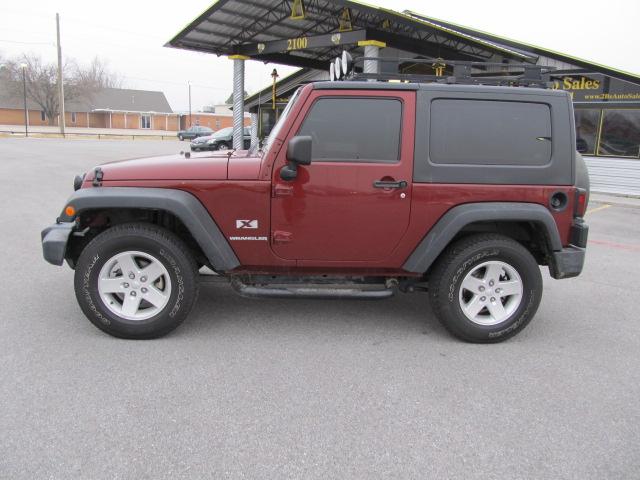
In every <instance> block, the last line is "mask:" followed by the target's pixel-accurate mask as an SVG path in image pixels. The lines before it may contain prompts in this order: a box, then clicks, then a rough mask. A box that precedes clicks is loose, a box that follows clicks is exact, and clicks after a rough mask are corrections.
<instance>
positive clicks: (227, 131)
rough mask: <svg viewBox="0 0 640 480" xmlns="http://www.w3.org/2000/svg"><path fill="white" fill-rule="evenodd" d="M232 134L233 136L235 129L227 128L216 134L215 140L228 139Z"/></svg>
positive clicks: (214, 135)
mask: <svg viewBox="0 0 640 480" xmlns="http://www.w3.org/2000/svg"><path fill="white" fill-rule="evenodd" d="M231 134H233V127H227V128H223V129H222V130H218V131H217V132H216V133H214V134H213V138H221V137H228V136H229V135H231Z"/></svg>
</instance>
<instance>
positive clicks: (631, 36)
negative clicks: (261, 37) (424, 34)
mask: <svg viewBox="0 0 640 480" xmlns="http://www.w3.org/2000/svg"><path fill="white" fill-rule="evenodd" d="M212 3H213V1H212V0H190V1H183V2H158V1H144V0H128V1H124V0H110V1H108V2H105V1H94V0H82V1H79V0H65V1H60V0H29V1H28V2H2V4H0V54H4V55H5V56H9V57H11V56H15V55H19V54H21V53H23V52H34V53H38V54H41V55H42V56H43V57H45V58H46V59H48V60H51V61H55V58H56V51H55V13H56V12H59V13H60V15H61V18H62V46H63V54H64V55H65V56H69V57H74V58H76V59H77V60H79V61H80V62H89V61H91V59H92V58H93V57H94V56H95V55H98V56H100V57H101V58H103V59H104V60H106V61H107V62H108V63H109V66H110V68H111V69H112V70H114V71H116V72H117V73H119V74H120V75H121V76H122V77H123V78H124V81H125V86H126V87H129V88H140V89H148V90H162V91H164V92H165V94H166V95H167V98H168V100H169V103H170V104H171V107H172V108H173V109H174V110H186V109H187V107H188V87H187V82H188V81H191V83H192V84H193V87H192V96H193V107H194V109H199V108H201V107H202V106H203V105H208V104H211V103H221V102H223V101H224V100H225V99H226V98H227V97H228V96H229V94H230V93H231V90H232V62H231V60H228V59H226V58H218V57H216V56H215V55H208V54H200V53H195V52H188V51H184V50H176V49H170V48H164V47H163V45H164V44H165V43H166V42H167V41H168V40H169V39H170V38H172V37H173V36H174V35H175V34H176V33H178V31H180V30H181V29H182V28H183V27H184V26H185V25H186V24H188V23H189V22H190V21H191V20H193V19H194V18H195V17H196V16H197V15H199V14H200V13H201V12H202V11H204V10H205V9H207V8H208V7H209V6H210V5H211V4H212ZM368 3H370V4H374V5H379V6H383V7H386V8H390V9H393V10H396V11H402V10H406V9H409V10H413V11H416V12H420V13H423V14H425V15H428V16H431V17H435V18H439V19H442V20H447V21H450V22H453V23H459V24H461V25H465V26H469V27H472V28H476V29H479V30H484V31H486V32H490V33H495V34H497V35H502V36H506V37H509V38H512V39H515V40H520V41H523V42H526V43H532V44H535V45H539V46H541V47H546V48H550V49H553V50H556V51H558V52H562V53H567V54H570V55H573V56H577V57H581V58H584V59H587V60H591V61H594V62H597V63H601V64H604V65H608V66H611V67H615V68H618V69H622V70H626V71H629V72H632V73H636V74H639V73H640V54H639V52H638V43H639V42H638V33H637V32H638V28H639V27H640V1H639V0H626V1H625V0H608V1H607V2H602V1H601V0H600V1H595V0H583V1H580V2H577V1H546V2H518V1H513V0H509V1H503V0H495V1H490V2H487V1H484V2H482V1H478V0H455V1H454V0H447V1H440V2H425V1H424V0H422V1H418V0H394V1H391V0H368ZM273 67H274V66H273V65H264V64H262V63H259V62H254V61H250V62H247V68H246V72H247V76H246V89H247V90H248V91H249V93H252V92H255V91H257V90H259V89H260V88H263V87H264V86H266V85H267V84H268V83H269V82H270V77H269V74H270V73H271V70H272V69H273ZM276 67H277V68H278V71H279V72H280V73H281V74H282V75H284V74H287V73H290V72H292V71H293V70H294V69H292V68H291V67H284V66H276Z"/></svg>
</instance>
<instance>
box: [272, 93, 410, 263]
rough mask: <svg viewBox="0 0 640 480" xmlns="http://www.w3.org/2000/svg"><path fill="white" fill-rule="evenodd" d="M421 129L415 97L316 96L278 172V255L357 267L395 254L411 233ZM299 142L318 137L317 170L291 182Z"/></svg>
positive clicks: (302, 169)
mask: <svg viewBox="0 0 640 480" xmlns="http://www.w3.org/2000/svg"><path fill="white" fill-rule="evenodd" d="M414 124H415V93H414V92H412V91H367V90H365V91H357V92H356V91H340V90H328V91H327V90H325V91H314V92H312V94H311V95H310V96H309V97H308V99H307V101H306V102H305V105H304V106H303V109H302V113H301V114H300V115H299V116H298V118H297V119H296V120H295V122H294V123H293V125H292V128H291V131H290V132H289V134H288V136H287V140H286V141H285V143H284V145H283V147H282V148H281V150H280V152H279V155H278V158H277V160H276V164H275V165H276V168H274V171H273V179H272V180H273V199H272V200H273V201H272V210H271V224H272V232H271V245H272V248H273V250H274V252H275V253H276V255H278V256H280V257H281V258H285V259H295V260H300V261H320V262H349V263H352V262H360V261H367V262H374V261H376V262H379V261H383V260H384V259H385V258H387V257H388V256H389V255H391V253H392V252H393V250H394V249H395V248H396V246H397V245H398V243H399V242H400V240H401V239H402V237H403V235H404V233H405V232H406V230H407V228H408V226H409V214H410V208H411V179H412V171H413V135H414ZM296 135H310V136H311V137H312V139H313V147H312V163H311V165H308V166H299V167H298V176H297V178H296V179H295V180H293V181H284V180H282V179H281V178H280V169H281V168H282V166H284V165H285V163H286V146H287V143H288V140H290V139H291V138H293V137H294V136H296ZM303 263H306V264H307V265H308V262H303Z"/></svg>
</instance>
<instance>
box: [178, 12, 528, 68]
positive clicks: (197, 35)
mask: <svg viewBox="0 0 640 480" xmlns="http://www.w3.org/2000/svg"><path fill="white" fill-rule="evenodd" d="M294 3H295V2H294V0H218V2H217V3H215V4H213V5H212V6H211V7H210V8H209V9H207V10H206V11H205V12H204V13H203V14H202V15H200V16H199V17H198V18H196V19H195V20H194V21H193V22H191V24H189V25H188V26H187V27H185V28H184V29H183V30H182V31H181V32H180V33H179V34H178V35H176V36H175V37H174V38H173V39H172V40H170V41H169V42H168V43H167V45H166V46H169V47H174V48H182V49H186V50H195V51H199V52H209V53H214V54H217V55H244V56H246V57H250V58H252V59H255V60H261V61H265V62H267V61H268V62H274V63H280V64H285V65H291V66H297V67H307V68H317V69H326V66H327V62H328V61H329V60H331V59H333V58H334V57H335V56H337V55H338V54H339V53H340V52H341V51H342V50H343V49H353V48H357V44H358V42H359V41H366V40H375V41H379V42H384V43H385V44H386V45H387V46H389V47H395V48H397V49H400V50H405V51H409V52H412V53H415V54H418V55H424V56H429V57H442V58H446V59H452V60H455V59H458V60H473V61H489V60H490V59H491V58H493V57H494V55H496V54H497V55H500V56H501V57H502V58H505V59H508V60H513V61H517V62H530V63H535V62H536V61H537V58H538V57H537V55H536V54H534V53H530V52H526V51H523V50H520V49H518V48H515V47H512V46H506V45H502V44H499V43H497V42H493V41H490V40H487V39H483V38H479V37H477V36H474V35H472V34H469V33H467V32H462V31H458V30H456V29H454V28H451V27H448V26H446V27H445V26H440V25H438V24H435V23H434V22H429V21H423V20H420V19H417V18H415V17H412V16H410V15H408V14H403V13H398V12H394V11H392V10H387V9H383V8H377V7H373V6H369V5H364V4H361V3H358V2H354V1H347V0H303V6H304V16H303V18H294V17H295V14H294V11H293V6H294ZM345 9H346V11H347V13H345ZM345 15H346V16H347V20H348V21H347V22H346V23H345V21H344V18H345ZM341 19H342V21H341Z"/></svg>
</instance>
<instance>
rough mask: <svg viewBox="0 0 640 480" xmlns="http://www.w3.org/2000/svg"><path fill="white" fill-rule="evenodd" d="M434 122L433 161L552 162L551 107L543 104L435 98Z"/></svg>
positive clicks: (499, 163) (489, 162) (540, 163)
mask: <svg viewBox="0 0 640 480" xmlns="http://www.w3.org/2000/svg"><path fill="white" fill-rule="evenodd" d="M430 123H431V129H430V132H429V159H430V161H431V163H433V164H443V165H452V164H453V165H456V164H457V165H518V166H543V165H547V164H549V162H550V161H551V151H552V138H551V109H550V107H549V105H547V104H544V103H529V102H509V101H488V100H467V99H436V100H434V101H433V102H431V112H430Z"/></svg>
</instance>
